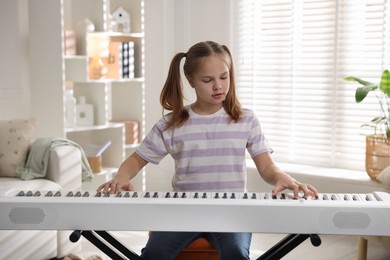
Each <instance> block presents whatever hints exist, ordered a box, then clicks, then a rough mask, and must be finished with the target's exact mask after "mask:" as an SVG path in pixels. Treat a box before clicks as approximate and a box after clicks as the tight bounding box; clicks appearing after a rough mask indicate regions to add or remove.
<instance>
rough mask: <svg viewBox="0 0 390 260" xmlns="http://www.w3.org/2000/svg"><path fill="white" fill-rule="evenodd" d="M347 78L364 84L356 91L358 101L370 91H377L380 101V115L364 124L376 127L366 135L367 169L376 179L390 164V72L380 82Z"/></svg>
mask: <svg viewBox="0 0 390 260" xmlns="http://www.w3.org/2000/svg"><path fill="white" fill-rule="evenodd" d="M345 80H348V81H356V82H358V83H359V84H361V85H362V86H360V87H358V88H357V89H356V92H355V100H356V102H357V103H360V102H362V101H363V100H364V99H365V98H366V96H367V95H368V93H370V92H375V94H376V97H377V99H378V101H379V107H380V110H379V111H380V115H379V116H377V117H375V118H374V119H372V120H371V122H370V123H368V124H364V125H362V127H365V126H369V127H372V128H373V129H374V133H373V134H371V135H367V136H366V171H367V174H368V175H369V176H370V178H371V179H373V180H376V177H377V175H378V174H379V173H380V172H381V171H382V170H383V169H384V168H386V167H387V166H389V165H390V72H389V71H388V70H385V71H383V73H382V77H381V81H380V83H379V84H375V83H371V82H368V81H365V80H362V79H360V78H356V77H347V78H345Z"/></svg>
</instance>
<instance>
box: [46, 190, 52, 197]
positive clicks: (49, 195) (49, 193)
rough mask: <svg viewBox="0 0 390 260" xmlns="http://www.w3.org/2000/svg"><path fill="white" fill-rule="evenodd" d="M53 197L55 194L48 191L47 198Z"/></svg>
mask: <svg viewBox="0 0 390 260" xmlns="http://www.w3.org/2000/svg"><path fill="white" fill-rule="evenodd" d="M52 196H53V192H52V191H48V192H47V193H46V195H45V197H52Z"/></svg>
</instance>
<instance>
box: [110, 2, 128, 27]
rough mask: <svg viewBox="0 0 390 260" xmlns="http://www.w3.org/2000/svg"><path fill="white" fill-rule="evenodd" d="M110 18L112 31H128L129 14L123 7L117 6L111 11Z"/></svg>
mask: <svg viewBox="0 0 390 260" xmlns="http://www.w3.org/2000/svg"><path fill="white" fill-rule="evenodd" d="M112 20H113V21H114V22H113V23H112V26H113V31H114V32H124V33H130V14H129V13H128V12H126V10H125V9H123V7H121V6H120V7H118V8H117V9H116V10H115V11H114V12H113V13H112Z"/></svg>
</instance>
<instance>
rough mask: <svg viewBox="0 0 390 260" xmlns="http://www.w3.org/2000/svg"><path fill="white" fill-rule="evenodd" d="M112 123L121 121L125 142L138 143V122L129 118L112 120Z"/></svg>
mask: <svg viewBox="0 0 390 260" xmlns="http://www.w3.org/2000/svg"><path fill="white" fill-rule="evenodd" d="M111 122H113V123H123V124H124V125H125V136H126V138H125V143H126V144H138V143H139V130H138V129H139V126H138V125H139V124H138V122H137V121H130V120H112V121H111Z"/></svg>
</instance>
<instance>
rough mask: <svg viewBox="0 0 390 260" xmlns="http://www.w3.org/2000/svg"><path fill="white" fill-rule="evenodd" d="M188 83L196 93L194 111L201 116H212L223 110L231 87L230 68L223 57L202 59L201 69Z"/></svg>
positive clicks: (215, 56) (214, 56)
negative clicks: (223, 102)
mask: <svg viewBox="0 0 390 260" xmlns="http://www.w3.org/2000/svg"><path fill="white" fill-rule="evenodd" d="M188 81H189V83H190V84H191V86H192V87H193V88H194V89H195V92H196V101H195V103H194V105H193V106H192V109H193V110H195V112H196V113H200V114H212V113H214V112H216V111H218V110H219V109H220V108H222V106H223V104H222V101H224V100H225V97H226V95H227V93H228V92H229V87H230V76H229V68H228V66H227V65H226V63H225V60H224V57H223V56H222V55H211V56H208V57H205V58H202V61H201V62H200V64H199V69H198V70H197V71H195V72H194V73H193V74H192V75H191V76H190V77H188Z"/></svg>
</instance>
